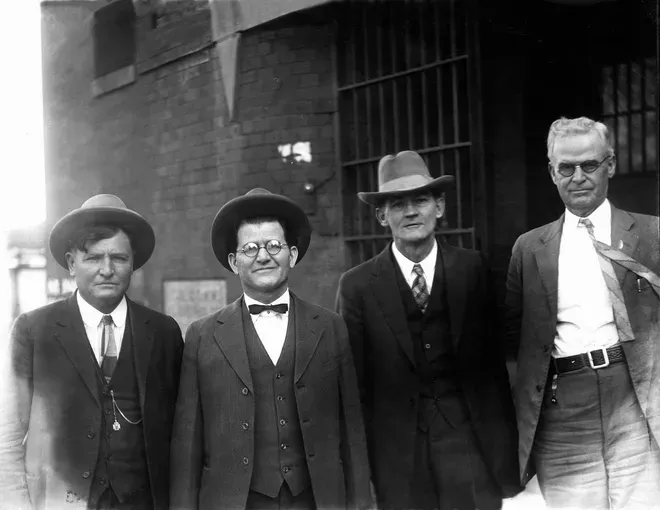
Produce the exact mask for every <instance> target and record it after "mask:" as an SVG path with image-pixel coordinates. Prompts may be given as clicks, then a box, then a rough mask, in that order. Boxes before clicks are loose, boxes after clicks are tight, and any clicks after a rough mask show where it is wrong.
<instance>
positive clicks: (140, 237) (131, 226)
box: [48, 207, 156, 270]
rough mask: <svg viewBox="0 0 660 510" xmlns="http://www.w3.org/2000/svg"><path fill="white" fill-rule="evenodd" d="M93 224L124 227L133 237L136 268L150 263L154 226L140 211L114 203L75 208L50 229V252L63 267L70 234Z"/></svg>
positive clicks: (134, 265) (153, 241)
mask: <svg viewBox="0 0 660 510" xmlns="http://www.w3.org/2000/svg"><path fill="white" fill-rule="evenodd" d="M93 226H109V227H116V228H120V229H122V230H123V231H124V232H126V235H128V237H129V238H130V240H131V247H132V248H133V269H134V270H135V269H139V268H141V267H142V266H143V265H144V264H146V263H147V261H148V260H149V258H150V257H151V254H152V253H153V252H154V248H155V246H156V235H155V234H154V230H153V228H152V227H151V225H149V222H147V220H145V219H144V218H143V217H142V216H140V215H139V214H138V213H136V212H134V211H131V210H128V209H117V208H115V207H94V208H90V209H76V210H74V211H71V212H70V213H69V214H67V215H66V216H64V217H63V218H62V219H60V220H59V221H58V222H57V223H56V224H55V226H54V227H53V228H52V230H51V231H50V236H49V239H48V245H49V246H50V253H51V254H52V255H53V258H54V259H55V260H56V261H57V263H58V264H59V265H60V266H62V267H63V268H64V269H67V270H68V269H69V265H68V264H67V261H66V253H67V250H68V249H69V243H70V241H71V237H72V236H73V235H74V234H75V233H76V232H77V231H79V230H80V229H82V228H86V227H93Z"/></svg>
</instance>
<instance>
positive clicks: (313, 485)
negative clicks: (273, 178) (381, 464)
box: [171, 188, 371, 510]
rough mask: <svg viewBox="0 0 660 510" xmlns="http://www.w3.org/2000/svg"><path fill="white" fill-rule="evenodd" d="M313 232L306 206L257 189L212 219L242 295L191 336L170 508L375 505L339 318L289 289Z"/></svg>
mask: <svg viewBox="0 0 660 510" xmlns="http://www.w3.org/2000/svg"><path fill="white" fill-rule="evenodd" d="M310 237H311V225H310V223H309V220H308V218H307V216H306V215H305V213H304V212H303V210H302V209H301V208H300V207H299V206H298V205H296V204H295V203H294V202H293V201H291V200H289V199H288V198H286V197H283V196H281V195H275V194H272V193H270V192H268V191H267V190H264V189H259V188H257V189H254V190H252V191H250V192H248V193H247V194H246V195H243V196H241V197H238V198H235V199H233V200H230V201H229V202H227V204H225V205H224V206H223V207H222V208H221V209H220V211H219V212H218V214H217V215H216V218H215V220H214V221H213V227H212V230H211V244H212V247H213V251H214V253H215V256H216V257H217V258H218V260H219V261H220V263H221V264H222V265H223V266H225V267H226V268H227V269H228V270H230V271H233V272H234V273H235V274H237V275H238V277H239V278H240V280H241V285H242V286H243V292H244V294H243V295H242V296H241V297H240V298H239V299H238V300H236V301H235V302H234V303H232V304H230V305H229V306H227V307H226V308H224V309H222V310H220V311H219V312H216V313H214V314H212V315H210V316H208V317H205V318H203V319H200V320H199V321H197V322H195V323H193V324H192V325H191V326H190V328H189V329H188V331H187V333H186V346H185V350H184V355H183V356H184V361H183V365H182V374H181V386H180V389H179V392H180V393H179V394H180V398H179V399H178V401H177V408H176V417H175V424H174V434H173V441H172V470H171V498H172V499H171V508H175V509H180V508H185V509H192V508H209V509H214V508H232V509H238V508H246V509H282V510H284V509H294V508H295V509H297V510H304V509H315V508H332V509H337V508H349V507H350V508H366V507H368V506H369V505H370V504H371V495H370V489H369V463H368V459H367V449H366V439H365V435H364V426H363V423H362V416H361V410H360V402H359V394H358V389H357V388H358V387H357V377H356V374H355V367H354V365H353V358H352V355H351V349H350V345H349V341H348V332H347V330H346V325H345V324H344V321H343V320H342V319H341V318H340V317H339V315H337V314H335V313H333V312H330V311H328V310H325V309H323V308H320V307H318V306H315V305H312V304H311V303H307V302H306V301H303V300H302V299H299V298H298V297H297V296H295V295H294V294H293V293H292V292H290V291H289V288H288V277H289V271H291V269H293V267H294V266H295V265H296V263H297V262H298V261H300V260H301V259H302V258H303V257H304V255H305V253H306V252H307V248H308V246H309V242H310Z"/></svg>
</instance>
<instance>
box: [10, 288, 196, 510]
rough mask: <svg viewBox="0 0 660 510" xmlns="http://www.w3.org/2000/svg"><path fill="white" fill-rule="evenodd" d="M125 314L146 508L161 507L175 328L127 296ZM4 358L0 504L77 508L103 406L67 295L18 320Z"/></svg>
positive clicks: (175, 370) (176, 351) (174, 380)
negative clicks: (145, 471)
mask: <svg viewBox="0 0 660 510" xmlns="http://www.w3.org/2000/svg"><path fill="white" fill-rule="evenodd" d="M128 316H129V320H130V325H131V328H132V334H133V345H134V348H133V353H134V363H135V372H136V377H137V384H138V390H139V396H140V406H141V411H142V419H143V427H144V436H145V445H146V457H147V464H148V467H149V474H150V484H151V490H152V495H153V500H154V506H155V508H162V509H165V508H167V507H168V504H169V503H168V490H167V485H168V474H169V448H170V432H171V424H172V420H173V417H174V406H175V403H176V394H177V390H178V383H179V370H180V366H181V355H182V352H183V342H182V338H181V331H180V329H179V326H178V325H177V323H176V322H175V321H174V319H172V318H171V317H168V316H166V315H163V314H161V313H158V312H156V311H154V310H151V309H149V308H146V307H144V306H141V305H139V304H137V303H134V302H132V301H130V300H128ZM8 361H9V363H10V366H9V367H8V368H7V370H6V372H3V373H4V374H5V376H6V377H3V388H2V395H3V402H2V406H1V408H2V412H0V494H2V496H3V497H4V498H5V499H4V500H3V502H2V503H5V504H7V507H8V508H13V506H12V505H15V506H21V507H22V508H29V507H30V503H31V506H32V507H33V508H39V509H41V508H54V509H60V508H78V507H81V508H85V507H86V501H87V498H88V496H89V492H90V484H91V482H92V478H93V476H92V475H93V472H94V468H95V466H96V462H97V456H98V452H99V441H100V440H101V438H102V434H103V430H102V428H101V417H102V413H103V409H102V407H101V402H100V395H99V391H98V386H97V375H96V368H95V366H94V364H95V363H96V361H95V359H94V357H93V355H92V354H91V350H90V346H89V343H88V340H87V335H86V333H85V327H84V325H83V322H82V318H81V316H80V311H79V309H78V304H77V302H76V297H75V294H74V295H73V296H72V297H71V298H69V299H67V300H62V301H58V302H56V303H52V304H50V305H47V306H44V307H43V308H39V309H37V310H34V311H32V312H29V313H26V314H23V315H21V316H20V317H18V319H16V322H15V324H14V327H13V330H12V334H11V339H10V356H9V359H8ZM5 368H6V367H5ZM26 434H27V438H26ZM24 438H25V439H24ZM2 503H0V506H2Z"/></svg>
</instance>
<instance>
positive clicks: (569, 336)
mask: <svg viewBox="0 0 660 510" xmlns="http://www.w3.org/2000/svg"><path fill="white" fill-rule="evenodd" d="M547 145H548V159H549V165H548V170H549V173H550V178H551V179H552V182H553V183H554V184H555V186H557V190H558V192H559V196H560V197H561V199H562V201H563V202H564V205H565V206H566V210H565V212H564V214H563V215H562V216H561V217H560V218H559V219H557V220H556V221H554V222H552V223H549V224H547V225H544V226H542V227H539V228H537V229H535V230H532V231H530V232H527V233H525V234H523V235H521V236H520V237H519V238H518V240H517V241H516V243H515V245H514V247H513V253H512V256H511V262H510V265H509V272H508V277H507V294H506V305H507V321H506V323H507V328H506V330H507V334H508V336H509V341H510V342H511V343H512V344H516V345H519V349H518V369H517V377H516V384H515V399H514V400H515V402H516V410H517V418H518V430H519V434H520V447H519V456H520V468H521V469H522V473H521V475H522V483H523V484H525V483H527V482H528V481H529V479H530V478H531V477H532V476H533V475H534V472H536V473H537V475H538V481H539V485H540V487H541V491H542V493H543V496H544V498H545V501H546V504H547V505H548V507H549V508H594V509H595V508H598V509H603V508H606V509H610V508H611V509H615V508H658V505H659V504H660V450H659V449H658V439H659V438H660V378H659V377H658V376H659V375H660V359H659V356H660V277H658V274H659V273H660V249H659V247H658V238H659V232H658V218H657V217H653V216H647V215H643V214H635V213H629V212H626V211H622V210H620V209H617V208H616V207H614V206H613V205H611V204H610V202H609V201H608V200H607V191H608V186H609V180H610V179H611V178H612V177H613V176H614V174H615V171H616V157H615V154H614V149H613V147H612V144H611V141H610V138H609V134H608V130H607V127H606V126H605V125H604V124H602V123H600V122H595V121H593V120H591V119H588V118H586V117H581V118H577V119H566V118H562V119H559V120H557V121H555V122H554V123H553V124H552V126H551V127H550V130H549V133H548V142H547Z"/></svg>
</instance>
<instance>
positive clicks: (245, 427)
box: [241, 422, 250, 430]
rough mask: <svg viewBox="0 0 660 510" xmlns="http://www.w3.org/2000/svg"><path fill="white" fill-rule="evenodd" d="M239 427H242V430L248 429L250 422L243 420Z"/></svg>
mask: <svg viewBox="0 0 660 510" xmlns="http://www.w3.org/2000/svg"><path fill="white" fill-rule="evenodd" d="M241 427H243V430H248V429H249V428H250V424H249V423H248V422H245V423H243V425H241Z"/></svg>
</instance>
